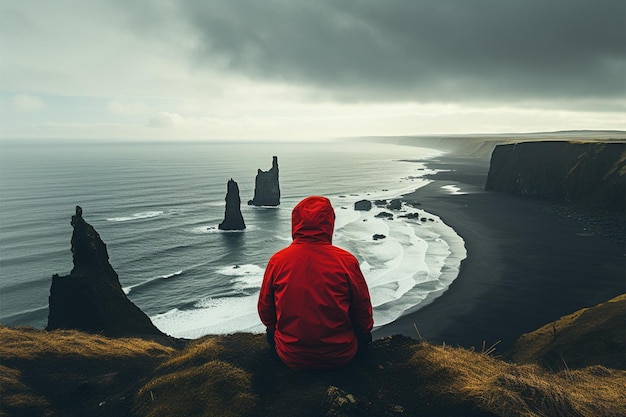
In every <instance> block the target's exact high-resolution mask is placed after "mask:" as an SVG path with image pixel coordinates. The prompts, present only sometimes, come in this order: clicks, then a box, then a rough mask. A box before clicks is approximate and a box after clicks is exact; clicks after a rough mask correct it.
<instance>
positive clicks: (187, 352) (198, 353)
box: [157, 336, 224, 372]
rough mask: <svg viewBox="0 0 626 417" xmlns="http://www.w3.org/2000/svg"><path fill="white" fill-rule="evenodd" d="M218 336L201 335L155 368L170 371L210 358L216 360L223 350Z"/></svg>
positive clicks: (202, 362) (203, 361)
mask: <svg viewBox="0 0 626 417" xmlns="http://www.w3.org/2000/svg"><path fill="white" fill-rule="evenodd" d="M219 340H220V339H219V338H218V337H214V336H213V337H203V338H201V339H197V340H194V341H193V342H191V343H190V344H189V345H188V346H187V347H186V348H185V349H184V350H182V351H180V352H178V353H177V354H175V355H173V356H172V357H171V358H170V359H168V360H167V361H165V362H163V363H162V364H161V365H159V367H158V368H157V369H158V370H159V371H170V372H171V371H172V370H175V369H182V368H185V367H190V366H194V365H198V366H199V365H202V364H204V363H206V362H208V361H210V360H216V359H218V357H219V354H220V353H222V352H223V351H224V347H223V346H222V345H221V344H220V342H219Z"/></svg>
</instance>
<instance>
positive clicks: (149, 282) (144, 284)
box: [122, 270, 184, 295]
mask: <svg viewBox="0 0 626 417" xmlns="http://www.w3.org/2000/svg"><path fill="white" fill-rule="evenodd" d="M183 272H184V271H182V270H180V271H176V272H173V273H171V274H165V275H160V276H158V277H154V278H151V279H149V280H147V281H143V282H140V283H138V284H134V285H129V286H127V287H123V288H122V291H124V294H126V295H128V294H130V292H131V291H132V290H134V289H135V288H142V287H150V286H152V285H155V284H158V283H159V282H160V281H162V280H166V279H170V278H173V277H176V276H179V275H182V274H183Z"/></svg>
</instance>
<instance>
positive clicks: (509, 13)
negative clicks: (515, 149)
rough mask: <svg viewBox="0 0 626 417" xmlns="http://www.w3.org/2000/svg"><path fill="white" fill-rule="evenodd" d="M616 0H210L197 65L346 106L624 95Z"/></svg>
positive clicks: (196, 24) (197, 10)
mask: <svg viewBox="0 0 626 417" xmlns="http://www.w3.org/2000/svg"><path fill="white" fill-rule="evenodd" d="M624 9H625V3H624V1H623V0H615V1H614V0H602V1H598V0H588V1H576V0H548V1H546V0H473V1H468V0H454V1H443V0H421V1H418V0H387V1H381V0H362V1H358V0H352V1H347V0H346V1H341V0H315V1H310V0H306V1H299V0H290V1H287V0H264V1H259V0H240V1H233V0H213V1H206V0H202V1H191V2H185V3H184V6H183V7H182V8H181V9H180V12H181V13H182V14H183V17H184V19H185V20H186V21H187V23H188V24H189V25H190V26H191V28H192V29H193V31H194V33H195V34H196V36H197V37H198V44H197V49H196V51H195V53H196V59H197V60H198V63H199V64H202V65H220V66H222V67H223V68H226V69H228V70H231V71H234V72H241V73H245V74H247V75H248V76H251V77H254V78H261V79H270V80H279V81H285V82H288V83H294V84H300V85H301V84H304V85H307V86H309V87H314V88H316V89H318V90H320V91H322V92H324V93H325V94H330V95H332V96H333V97H335V98H340V99H345V100H368V101H369V100H407V99H410V100H417V101H468V100H470V101H489V102H493V101H494V100H495V101H502V102H505V101H509V100H531V101H542V100H544V101H545V100H559V101H567V100H571V99H583V100H602V99H619V98H623V97H624V92H625V91H624V74H625V73H626V65H625V56H624V53H625V52H624V50H625V49H624V48H625V41H624V12H625V10H624Z"/></svg>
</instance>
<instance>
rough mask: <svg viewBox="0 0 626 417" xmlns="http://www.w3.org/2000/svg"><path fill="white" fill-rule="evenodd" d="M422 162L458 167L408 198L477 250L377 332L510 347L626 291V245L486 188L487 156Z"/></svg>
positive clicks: (541, 204)
mask: <svg viewBox="0 0 626 417" xmlns="http://www.w3.org/2000/svg"><path fill="white" fill-rule="evenodd" d="M421 162H424V163H426V165H427V166H428V167H429V168H436V169H440V170H448V171H443V172H439V173H437V174H435V175H432V176H429V178H430V179H431V180H433V182H432V183H430V184H428V185H427V186H425V187H422V188H420V189H417V190H415V191H414V192H412V193H409V194H406V195H404V196H403V197H402V198H403V200H405V201H407V202H409V203H420V204H421V206H420V207H421V208H423V209H424V210H426V211H428V212H430V213H432V214H434V215H437V216H439V217H440V218H441V219H442V220H443V221H444V222H445V223H446V224H447V225H449V226H451V227H452V228H453V229H454V230H455V231H456V232H457V233H458V234H459V235H460V236H461V237H462V238H463V239H464V240H465V246H466V250H467V258H466V259H465V260H463V261H462V263H461V269H460V272H459V275H458V277H457V278H456V279H455V280H454V281H453V282H452V284H451V285H450V287H449V288H448V290H447V291H446V292H444V293H443V294H442V295H441V296H440V297H438V298H436V299H435V300H434V301H433V302H432V303H430V304H428V305H426V306H424V307H422V308H421V309H419V310H417V311H415V312H412V313H410V314H407V315H405V316H402V317H400V318H399V319H397V320H396V321H394V322H393V323H390V324H387V325H385V326H383V327H382V328H379V329H376V330H375V331H374V338H381V337H384V336H390V335H395V334H402V335H406V336H410V337H413V338H419V337H423V338H424V339H425V340H427V341H428V342H430V343H433V344H442V343H445V344H448V345H454V346H456V345H459V346H463V347H468V348H470V347H474V348H476V349H478V350H480V349H481V346H482V345H483V343H485V344H486V345H487V347H488V346H491V345H492V344H494V343H499V344H498V346H497V351H499V352H501V351H503V350H506V349H507V348H508V347H510V346H511V345H512V344H513V343H514V342H515V340H516V339H517V338H518V337H519V336H521V335H522V334H523V333H526V332H529V331H532V330H534V329H536V328H538V327H540V326H542V325H544V324H546V323H549V322H551V321H554V320H556V319H558V318H560V317H562V316H564V315H566V314H569V313H571V312H573V311H575V310H578V309H580V308H584V307H590V306H593V305H596V304H598V303H601V302H603V301H606V300H608V299H610V298H612V297H614V296H616V295H619V294H621V293H623V292H624V276H626V275H625V261H624V259H625V258H624V246H623V243H622V244H620V243H618V242H616V241H614V240H611V239H608V238H604V237H601V236H598V235H594V234H591V233H589V231H588V230H583V228H582V226H581V225H579V224H576V223H574V222H571V221H565V220H564V219H563V218H561V217H559V216H558V215H557V214H555V213H552V212H548V210H547V208H548V203H547V202H545V201H542V200H539V199H535V198H528V197H519V196H514V195H509V194H505V193H499V192H487V191H484V184H485V181H486V177H487V172H488V170H489V160H488V159H486V158H461V157H454V156H450V155H447V156H443V157H440V158H437V159H433V160H425V161H421ZM444 186H455V187H457V188H458V189H459V192H457V193H454V192H451V191H450V189H449V188H442V187H444ZM415 327H417V328H418V330H419V332H420V335H418V334H417V332H416V331H415Z"/></svg>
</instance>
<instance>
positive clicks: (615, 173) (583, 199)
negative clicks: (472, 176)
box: [485, 141, 626, 212]
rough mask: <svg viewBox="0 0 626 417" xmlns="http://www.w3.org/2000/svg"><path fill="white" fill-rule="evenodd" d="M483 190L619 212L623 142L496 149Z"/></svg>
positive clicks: (625, 178) (625, 177)
mask: <svg viewBox="0 0 626 417" xmlns="http://www.w3.org/2000/svg"><path fill="white" fill-rule="evenodd" d="M485 188H486V190H493V191H503V192H508V193H512V194H518V195H535V196H542V197H549V198H553V199H556V200H559V201H562V202H565V203H580V204H584V205H586V206H590V207H594V208H600V209H603V210H609V211H616V212H624V209H625V194H626V193H625V190H626V143H620V142H556V141H555V142H521V143H516V144H510V145H498V146H497V147H496V148H495V149H494V151H493V154H492V156H491V165H490V168H489V174H488V177H487V183H486V186H485Z"/></svg>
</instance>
